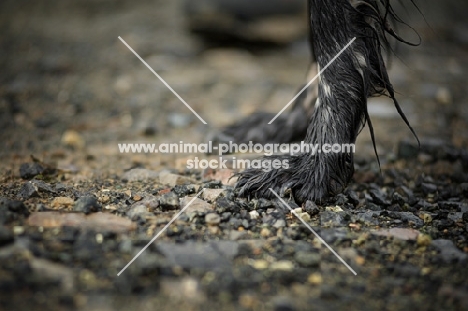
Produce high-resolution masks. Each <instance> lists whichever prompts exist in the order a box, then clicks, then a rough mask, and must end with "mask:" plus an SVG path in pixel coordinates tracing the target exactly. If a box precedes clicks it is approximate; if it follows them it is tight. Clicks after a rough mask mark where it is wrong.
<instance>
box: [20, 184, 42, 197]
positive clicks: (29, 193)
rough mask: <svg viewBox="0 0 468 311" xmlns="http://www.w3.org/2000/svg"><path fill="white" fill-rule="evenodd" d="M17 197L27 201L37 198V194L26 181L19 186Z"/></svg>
mask: <svg viewBox="0 0 468 311" xmlns="http://www.w3.org/2000/svg"><path fill="white" fill-rule="evenodd" d="M18 196H19V197H20V198H22V199H23V200H27V199H29V198H32V197H37V196H39V193H38V192H37V188H36V187H35V186H34V185H33V184H32V183H31V182H30V181H28V182H26V183H24V184H23V186H21V188H20V190H19V193H18Z"/></svg>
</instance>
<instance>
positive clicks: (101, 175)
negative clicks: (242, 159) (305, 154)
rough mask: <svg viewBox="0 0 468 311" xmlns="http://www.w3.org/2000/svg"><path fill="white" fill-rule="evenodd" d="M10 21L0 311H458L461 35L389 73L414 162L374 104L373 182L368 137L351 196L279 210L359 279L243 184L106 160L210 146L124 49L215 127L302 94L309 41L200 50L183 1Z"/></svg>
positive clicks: (464, 139) (151, 162)
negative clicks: (246, 194) (121, 147)
mask: <svg viewBox="0 0 468 311" xmlns="http://www.w3.org/2000/svg"><path fill="white" fill-rule="evenodd" d="M17 3H19V4H17ZM22 3H23V2H21V1H19V2H14V1H6V2H5V3H2V4H1V5H0V7H2V6H3V7H4V8H5V10H0V14H1V15H2V16H4V17H5V14H6V13H5V12H9V11H8V10H11V12H12V13H11V14H10V15H11V16H13V17H14V19H12V18H6V17H5V19H1V22H0V27H1V28H0V29H2V30H4V33H5V36H3V37H2V38H0V45H1V46H2V50H1V51H2V52H0V53H1V54H0V56H2V57H1V58H0V61H1V64H2V68H4V70H3V71H2V73H0V81H1V83H2V86H1V87H0V112H1V113H0V120H1V131H0V138H1V140H2V142H3V143H4V144H5V147H2V148H1V149H0V160H1V163H0V261H1V263H2V264H1V265H0V309H1V310H30V309H32V308H34V309H42V310H73V309H75V310H128V309H130V308H135V309H138V310H146V309H148V310H330V309H331V308H336V309H338V310H354V309H356V310H402V309H410V308H412V309H416V310H465V309H468V295H467V293H468V281H467V280H468V268H467V265H468V152H467V148H466V147H467V145H468V136H466V128H467V127H466V125H467V124H468V122H467V120H468V116H466V113H465V112H464V108H463V107H464V103H465V102H466V100H467V99H468V93H466V81H465V79H462V78H463V77H464V73H465V72H466V68H468V62H467V59H466V41H463V40H462V39H463V38H464V37H463V36H462V35H461V34H462V33H463V31H462V30H463V29H465V28H464V27H465V26H464V24H462V23H454V24H453V26H452V27H453V31H452V32H448V30H446V31H447V33H444V32H443V31H442V30H441V28H440V27H439V28H437V27H436V26H438V24H434V31H436V33H437V34H439V35H440V36H435V35H434V34H433V33H432V32H431V31H429V30H428V29H427V28H424V27H423V28H421V32H422V34H423V35H425V38H426V40H427V41H428V43H427V45H423V46H422V47H421V48H420V49H418V48H416V49H412V50H411V53H408V55H405V57H404V60H406V61H408V63H409V64H410V65H407V66H409V67H410V69H408V68H407V67H405V66H402V65H401V64H398V63H397V64H395V67H394V68H395V69H392V71H391V76H392V77H393V80H394V81H395V88H396V89H397V90H401V93H402V94H400V98H402V101H401V102H402V106H403V107H404V109H405V110H406V111H408V117H409V119H410V121H411V122H412V124H413V126H414V127H415V129H416V131H417V132H418V134H420V137H421V146H418V144H417V143H415V141H414V140H413V139H412V138H411V136H410V135H409V133H408V132H407V129H405V128H403V126H402V125H401V123H400V122H401V121H400V120H398V119H396V118H395V117H394V116H393V115H392V114H385V113H382V111H384V112H385V111H387V110H386V109H387V108H388V107H387V106H386V103H385V102H379V101H377V102H374V104H373V105H372V107H373V108H372V109H373V110H371V117H372V118H373V119H375V120H376V121H374V126H375V128H376V134H377V137H378V139H377V143H378V150H379V153H380V158H381V162H382V166H381V168H379V167H378V166H377V164H376V160H375V157H374V156H373V150H372V145H371V144H370V139H369V137H368V134H367V133H365V132H366V131H363V134H361V136H360V140H359V141H358V146H357V150H358V152H357V154H356V163H355V169H356V173H355V175H354V178H353V181H352V182H351V183H350V185H349V187H348V188H347V189H346V191H345V192H344V193H343V194H340V195H338V196H336V197H333V198H330V199H329V200H328V202H326V203H324V204H321V205H317V204H315V203H313V202H306V203H305V204H304V205H302V206H299V205H297V204H296V203H295V202H294V201H292V200H291V199H290V198H284V199H285V201H286V202H287V203H288V204H289V206H290V207H291V208H292V209H293V210H294V211H295V212H296V213H297V215H298V216H299V217H301V218H302V220H304V221H305V222H306V223H308V224H309V225H310V226H311V227H312V228H313V229H314V230H315V231H316V232H317V233H318V234H319V235H320V237H321V238H323V240H324V241H326V242H327V243H328V244H329V245H330V246H331V247H332V248H333V249H334V250H335V251H336V252H337V253H338V254H339V255H340V256H341V257H342V258H343V260H344V261H345V262H346V263H348V264H349V265H350V266H351V267H352V269H353V270H354V271H355V272H356V273H357V275H356V276H355V275H354V274H353V273H352V272H351V271H350V270H348V268H347V267H346V266H345V265H343V264H342V262H340V261H339V260H338V259H337V258H336V257H335V256H334V255H333V254H332V253H331V252H330V251H329V249H328V248H326V247H325V246H324V245H323V244H322V243H321V241H320V240H319V239H318V238H317V237H316V236H315V235H314V234H313V233H312V232H310V231H309V230H308V229H307V228H306V227H305V226H304V225H303V224H302V223H301V222H300V221H299V220H298V219H297V218H296V216H294V215H293V214H292V213H291V212H290V211H289V210H288V209H287V208H285V207H284V206H283V205H282V203H281V202H279V201H276V200H265V199H263V198H258V199H253V200H251V201H247V200H245V199H242V198H238V197H237V196H236V193H235V191H234V188H233V182H235V179H229V178H230V177H231V176H232V175H233V173H234V172H235V171H233V170H230V169H225V170H204V171H201V170H188V169H187V168H186V166H185V165H184V162H185V161H186V159H187V156H188V155H182V156H180V157H175V156H173V155H169V156H164V155H160V156H158V157H155V156H154V155H139V154H135V155H130V154H128V155H122V154H119V153H118V152H117V148H116V143H117V142H123V141H135V140H138V141H140V140H144V141H149V142H167V141H179V140H180V139H181V137H184V140H185V139H186V140H193V141H194V142H199V141H202V137H203V136H204V135H205V134H206V129H205V128H201V126H200V125H199V124H198V123H197V122H198V121H197V120H196V119H194V118H193V116H192V115H191V114H188V113H187V111H186V110H184V109H185V108H184V107H183V106H182V105H180V107H179V105H178V104H179V103H178V102H176V101H175V100H174V99H173V96H172V95H171V94H170V93H169V92H168V91H167V90H166V89H165V87H164V86H160V85H157V86H155V83H154V81H153V80H151V81H149V78H148V77H149V74H148V72H147V69H146V68H144V67H143V66H142V65H141V64H140V63H139V61H138V60H136V59H131V58H130V57H133V56H132V55H131V54H130V53H129V52H128V51H127V50H125V47H122V46H120V42H118V40H117V39H116V37H117V35H122V37H124V38H125V39H127V40H128V42H129V43H131V45H132V46H135V47H136V48H137V49H138V52H139V53H140V54H141V55H142V56H143V57H144V58H145V59H149V63H150V64H151V65H152V66H154V67H155V69H156V70H157V71H158V72H162V73H163V75H164V77H166V78H167V80H168V81H169V82H170V84H171V85H174V86H175V88H176V89H177V90H178V91H180V92H181V94H182V96H183V97H184V98H190V99H191V100H192V101H190V103H191V104H193V106H194V108H195V109H196V110H197V111H202V115H203V116H205V115H209V113H208V112H211V111H216V112H217V113H219V115H215V116H213V115H209V117H208V118H207V120H209V121H210V122H209V123H210V124H215V126H213V128H216V127H218V126H222V125H225V124H228V123H230V122H232V121H233V120H234V118H235V119H237V118H239V117H240V116H241V115H245V114H247V113H250V112H252V111H253V110H256V109H257V108H259V109H261V108H266V109H271V111H278V110H279V109H280V108H281V107H283V106H284V103H286V102H288V100H289V99H290V97H291V94H293V93H294V91H296V88H297V86H298V85H300V84H301V83H302V82H303V81H302V80H301V79H302V78H303V77H304V73H305V69H304V68H305V66H306V64H307V49H306V45H305V43H304V42H303V40H302V39H300V40H298V41H294V42H292V43H291V42H290V43H288V44H289V45H286V46H283V47H281V48H278V47H277V48H276V49H273V50H270V48H271V47H269V48H268V49H266V50H259V51H244V50H239V49H237V48H233V47H221V48H213V49H208V50H207V51H205V50H204V47H203V44H202V43H201V42H200V41H199V40H197V39H196V37H193V36H191V35H190V34H189V33H188V32H187V31H186V28H185V26H184V24H183V22H182V21H181V20H180V16H181V15H180V6H179V5H180V2H179V1H171V2H170V4H166V5H161V6H160V7H158V10H156V9H155V4H154V2H152V1H141V2H140V4H139V5H135V4H131V3H130V2H126V1H116V2H115V3H114V2H113V4H110V2H109V3H107V2H106V3H104V4H102V3H97V2H95V1H84V2H83V3H84V4H74V5H73V6H72V8H73V10H74V11H73V12H74V13H73V14H71V13H67V12H71V11H70V7H68V6H66V5H65V4H61V3H62V2H60V4H59V3H58V2H57V5H56V6H53V7H52V6H51V5H50V4H47V3H45V2H40V1H39V2H37V3H36V4H28V6H24V7H22V6H21V4H22ZM23 10H24V11H23ZM38 12H41V13H40V14H39V13H38ZM148 12H154V14H148ZM27 13H28V14H27ZM116 16H119V18H115V17H116ZM4 20H6V21H8V22H4ZM123 25H125V27H124V26H123ZM129 25H132V26H129ZM33 26H34V27H33ZM445 27H446V26H445ZM129 28H130V29H129ZM444 29H445V28H444ZM168 33H171V36H169V37H168ZM444 34H445V35H444ZM110 37H112V38H111V39H109V38H110ZM301 40H302V41H301ZM438 40H443V42H444V44H446V45H447V47H449V48H450V49H449V48H447V50H445V49H442V48H441V47H440V46H439V43H440V42H439V41H438ZM155 42H156V43H155ZM404 51H406V50H404ZM448 51H449V52H448ZM17 55H19V57H15V56H17ZM129 58H130V59H129ZM233 62H234V63H235V65H234V66H233V65H232V64H233ZM436 63H437V65H435V64H436ZM139 66H142V68H139ZM206 68H209V69H206ZM238 68H241V69H242V70H238ZM262 68H267V69H262ZM434 68H436V69H437V70H439V72H438V74H437V75H435V74H434V73H433V70H434ZM151 78H153V77H151ZM223 81H227V82H223ZM247 85H250V86H247ZM405 94H406V95H405ZM408 94H409V95H408ZM201 95H203V96H201ZM201 97H203V99H200V98H201ZM265 103H268V105H266V104H265ZM234 106H235V107H239V111H240V112H239V111H237V108H236V109H235V110H234V109H233V108H232V107H234ZM179 108H180V109H179ZM254 108H255V109H254ZM277 108H279V109H277ZM379 109H380V110H379ZM391 111H393V110H391ZM167 116H168V117H167ZM393 146H395V147H396V148H395V150H393ZM202 190H203V192H202V193H201V194H200V192H201V191H202ZM197 195H198V197H197V198H196V199H194V197H195V196H197ZM192 199H194V200H193V202H192V203H191V204H190V205H189V206H188V207H187V208H186V209H185V211H184V212H183V213H182V214H181V215H180V216H179V217H178V218H177V219H176V220H175V221H174V222H173V223H172V224H171V225H169V226H168V228H167V229H166V230H165V231H164V233H163V234H161V235H160V236H159V238H158V239H157V240H156V241H155V242H154V243H152V244H150V245H149V247H148V248H147V249H146V250H145V251H144V252H143V253H142V254H141V255H140V256H139V257H138V258H137V259H136V260H135V261H134V262H133V263H132V264H131V265H130V266H129V267H128V268H127V269H126V270H125V271H123V272H122V274H120V276H117V274H118V273H119V272H120V271H121V270H122V269H123V268H124V267H125V266H126V265H127V263H129V262H130V260H132V258H134V256H136V255H137V254H138V253H139V252H140V251H141V250H142V249H143V247H145V246H146V245H147V243H148V242H150V241H151V239H152V238H153V237H154V236H155V235H156V234H158V233H159V232H160V231H161V230H162V229H163V228H164V227H165V226H166V225H167V224H168V223H169V222H170V221H171V220H172V219H173V218H174V216H175V215H176V214H177V213H178V212H179V211H180V210H181V209H182V208H184V207H186V206H187V204H188V203H189V202H191V201H192Z"/></svg>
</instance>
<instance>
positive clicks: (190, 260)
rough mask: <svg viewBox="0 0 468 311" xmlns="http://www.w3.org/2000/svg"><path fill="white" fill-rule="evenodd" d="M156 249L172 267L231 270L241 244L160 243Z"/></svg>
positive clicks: (225, 242)
mask: <svg viewBox="0 0 468 311" xmlns="http://www.w3.org/2000/svg"><path fill="white" fill-rule="evenodd" d="M156 247H157V248H158V250H159V251H160V252H161V253H162V254H163V255H164V256H165V257H166V258H167V259H168V261H169V262H170V263H171V264H172V265H175V266H180V267H182V268H199V269H204V270H213V269H230V267H231V264H232V260H233V259H234V257H235V256H236V255H237V253H238V248H239V244H238V243H237V242H234V241H213V242H208V243H196V242H187V243H184V244H173V243H168V242H160V243H158V244H157V246H156Z"/></svg>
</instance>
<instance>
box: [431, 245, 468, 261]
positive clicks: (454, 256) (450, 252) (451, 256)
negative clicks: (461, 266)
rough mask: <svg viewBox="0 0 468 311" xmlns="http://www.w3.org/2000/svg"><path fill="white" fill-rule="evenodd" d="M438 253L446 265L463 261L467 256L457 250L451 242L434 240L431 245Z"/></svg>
mask: <svg viewBox="0 0 468 311" xmlns="http://www.w3.org/2000/svg"><path fill="white" fill-rule="evenodd" d="M431 244H432V245H433V246H435V247H436V248H437V249H438V250H439V251H440V255H441V256H442V259H443V260H444V261H445V262H447V263H453V262H457V261H465V260H467V258H468V255H467V254H465V253H464V252H462V251H461V250H459V249H458V248H457V247H456V246H455V245H454V244H453V241H451V240H434V241H432V243H431Z"/></svg>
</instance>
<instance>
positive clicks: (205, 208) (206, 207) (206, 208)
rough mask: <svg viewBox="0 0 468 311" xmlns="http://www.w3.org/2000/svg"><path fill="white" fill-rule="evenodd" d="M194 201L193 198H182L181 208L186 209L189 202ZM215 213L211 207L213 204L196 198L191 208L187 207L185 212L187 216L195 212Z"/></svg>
mask: <svg viewBox="0 0 468 311" xmlns="http://www.w3.org/2000/svg"><path fill="white" fill-rule="evenodd" d="M192 199H193V197H185V198H182V199H181V200H180V206H181V207H182V208H184V207H185V206H186V205H187V204H189V202H190V201H191V200H192ZM212 211H213V207H212V206H211V204H209V203H207V202H205V201H203V200H201V199H199V198H196V199H195V200H194V201H193V202H192V203H191V204H190V206H189V207H187V209H186V210H185V212H186V213H187V214H189V213H194V212H199V213H208V212H212Z"/></svg>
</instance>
